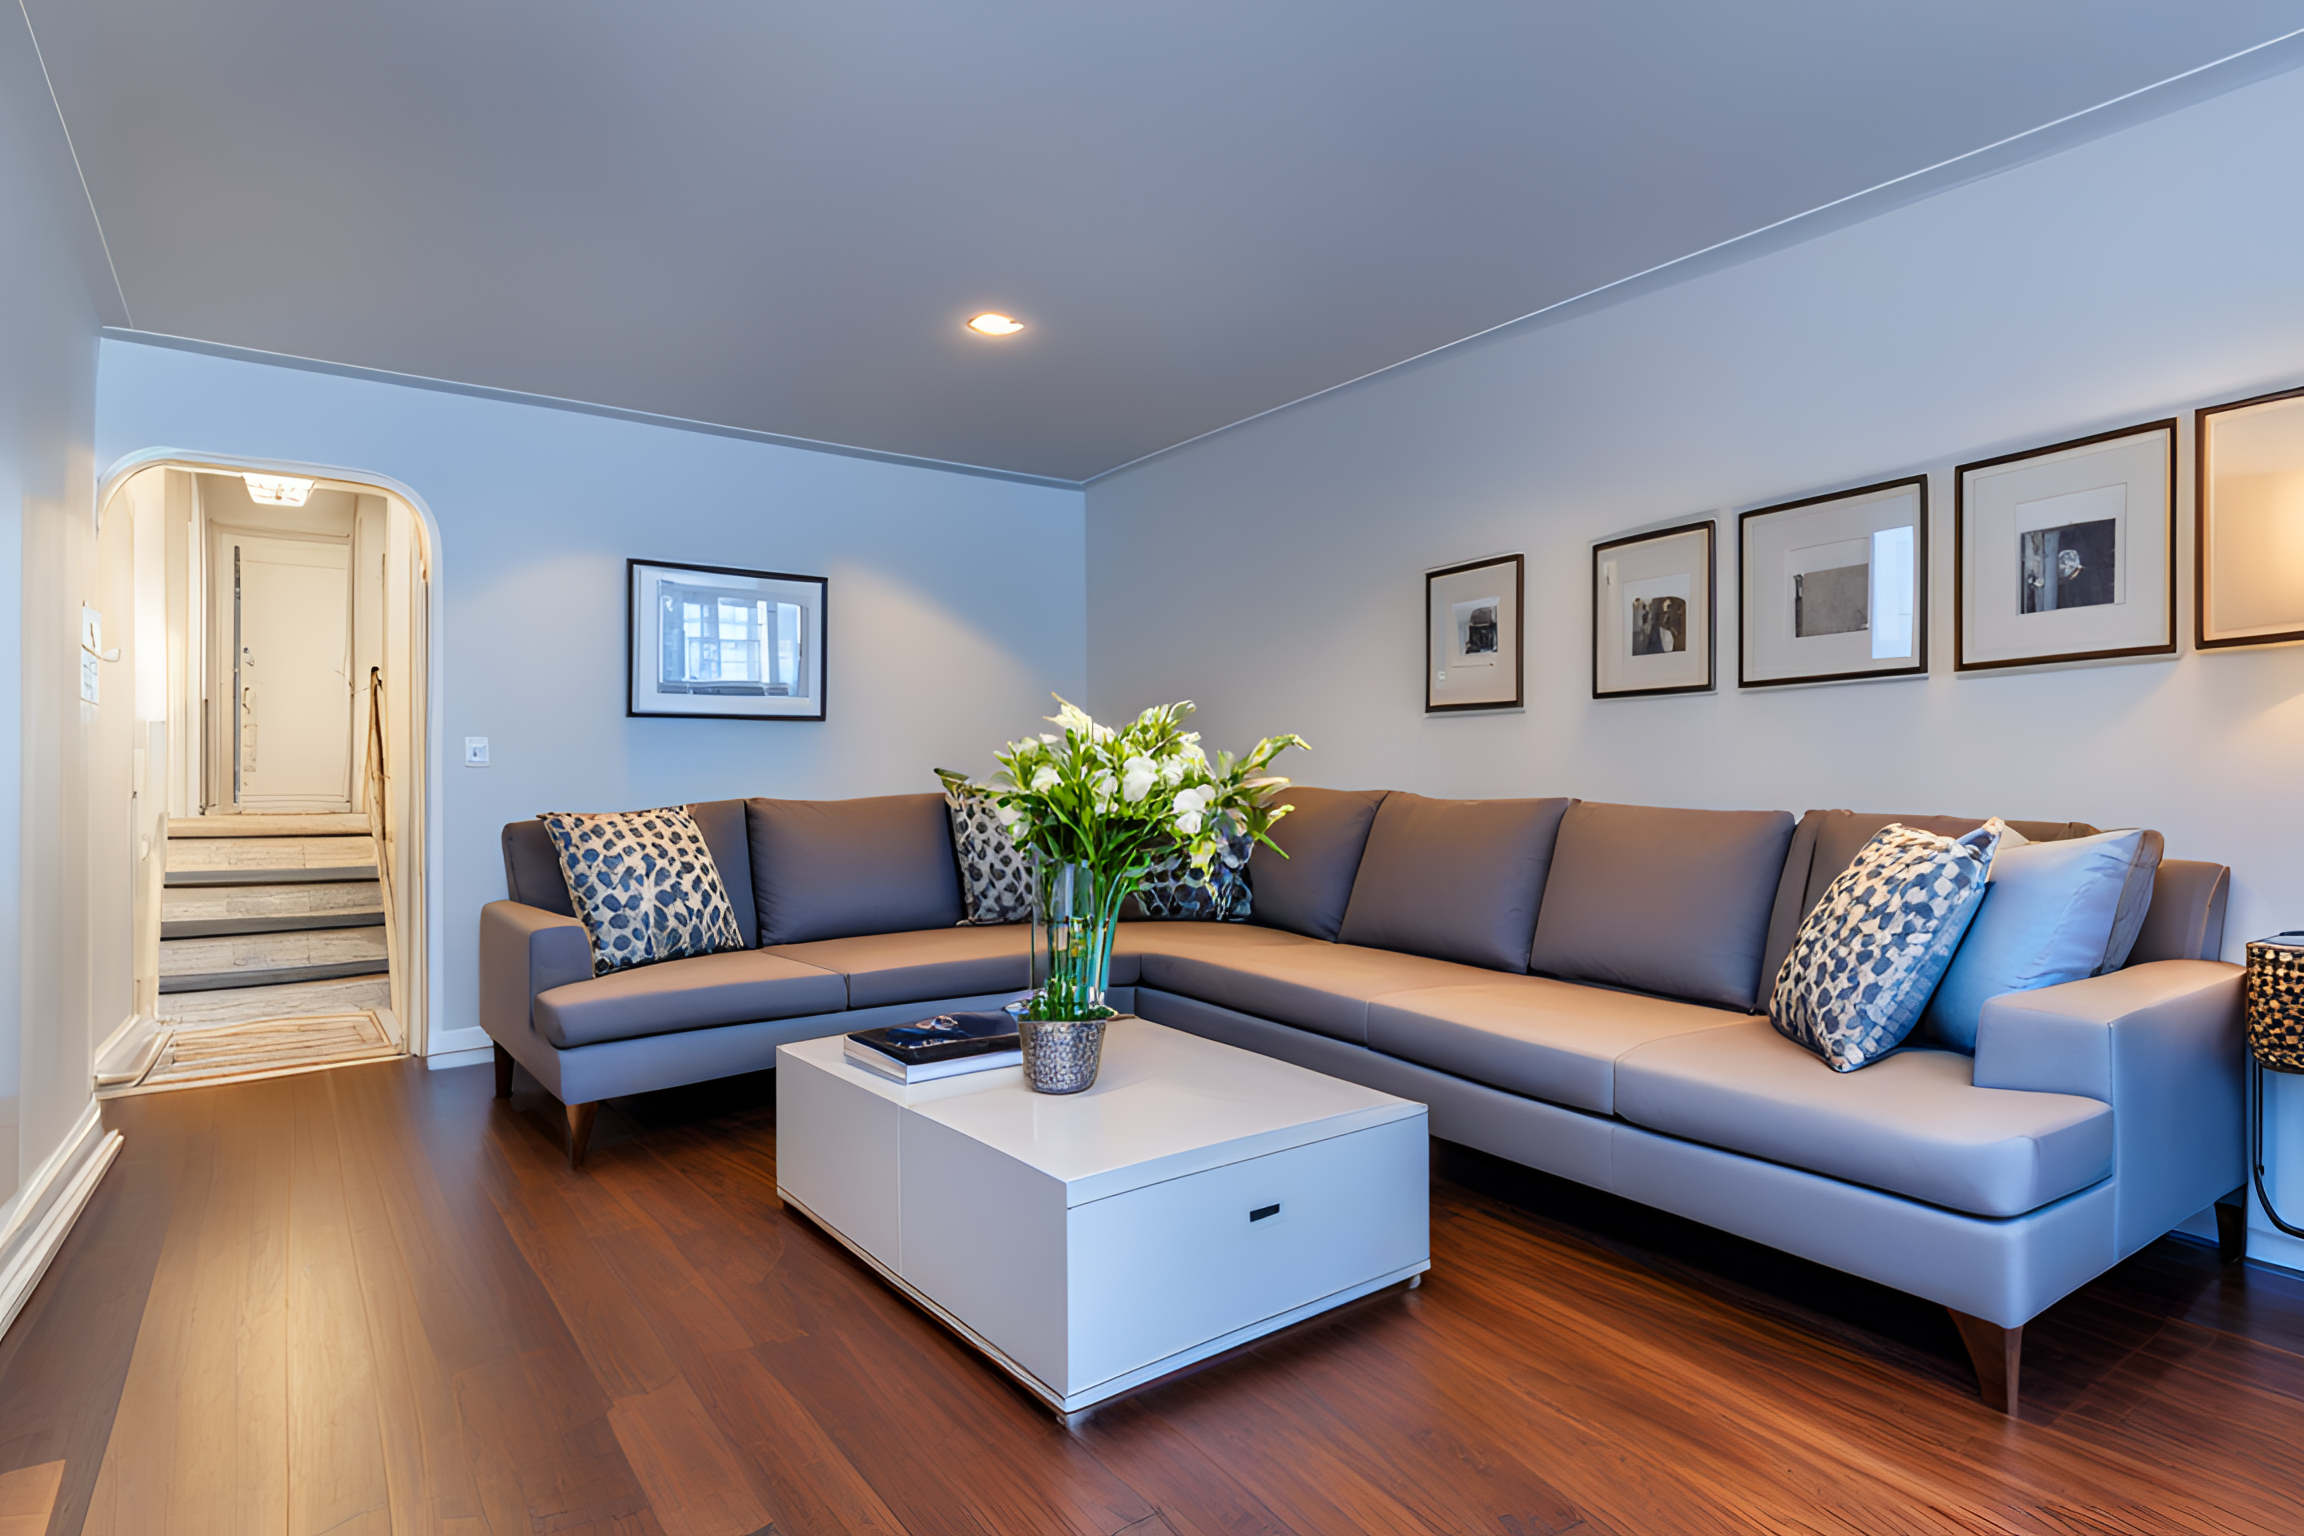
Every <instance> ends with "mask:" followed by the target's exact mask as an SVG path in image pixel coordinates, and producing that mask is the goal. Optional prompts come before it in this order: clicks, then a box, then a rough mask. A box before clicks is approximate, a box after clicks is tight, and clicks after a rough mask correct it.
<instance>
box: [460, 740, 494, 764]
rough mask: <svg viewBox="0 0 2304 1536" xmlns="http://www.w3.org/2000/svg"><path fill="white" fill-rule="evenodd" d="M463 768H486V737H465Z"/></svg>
mask: <svg viewBox="0 0 2304 1536" xmlns="http://www.w3.org/2000/svg"><path fill="white" fill-rule="evenodd" d="M464 766H465V767H467V768H485V767H487V766H488V738H487V737H485V736H467V737H465V738H464Z"/></svg>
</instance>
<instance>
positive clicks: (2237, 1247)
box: [2216, 1190, 2248, 1264]
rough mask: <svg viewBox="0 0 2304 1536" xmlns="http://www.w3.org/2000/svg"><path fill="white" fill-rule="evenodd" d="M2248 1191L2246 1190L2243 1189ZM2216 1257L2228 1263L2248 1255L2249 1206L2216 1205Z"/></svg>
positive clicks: (2237, 1261) (2234, 1262)
mask: <svg viewBox="0 0 2304 1536" xmlns="http://www.w3.org/2000/svg"><path fill="white" fill-rule="evenodd" d="M2242 1193H2243V1194H2245V1193H2246V1191H2245V1190H2243V1191H2242ZM2216 1257H2218V1258H2219V1259H2222V1260H2223V1261H2224V1262H2225V1263H2227V1264H2237V1263H2239V1262H2240V1261H2241V1260H2242V1259H2244V1258H2246V1257H2248V1207H2247V1206H2245V1205H2224V1204H2222V1203H2219V1204H2218V1205H2217V1207H2216Z"/></svg>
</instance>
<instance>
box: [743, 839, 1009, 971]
mask: <svg viewBox="0 0 2304 1536" xmlns="http://www.w3.org/2000/svg"><path fill="white" fill-rule="evenodd" d="M744 821H745V827H746V830H747V832H748V833H749V836H750V841H751V845H752V846H751V853H752V892H753V901H754V904H755V907H756V910H757V914H758V917H759V923H760V943H761V945H762V946H763V947H765V946H767V945H771V944H806V943H809V942H811V941H813V940H817V939H844V938H850V937H853V936H856V935H860V934H876V933H904V932H909V931H911V930H913V929H917V928H949V927H951V926H952V925H953V924H955V923H957V922H959V921H960V919H961V918H962V916H964V915H965V912H964V909H963V907H962V905H961V901H960V867H959V865H958V864H957V863H955V862H954V860H953V855H952V824H951V821H950V820H949V819H948V818H947V817H946V815H945V812H944V797H943V796H942V795H876V796H871V797H868V798H865V799H861V800H747V801H745V802H744ZM924 995H929V996H933V995H935V994H924ZM955 995H957V994H955Z"/></svg>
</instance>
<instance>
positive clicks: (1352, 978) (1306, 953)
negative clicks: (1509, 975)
mask: <svg viewBox="0 0 2304 1536" xmlns="http://www.w3.org/2000/svg"><path fill="white" fill-rule="evenodd" d="M1235 931H1237V930H1235ZM1494 976H1495V973H1494V972H1493V971H1483V970H1479V969H1477V968H1475V967H1473V966H1469V965H1458V964H1457V963H1456V962H1454V961H1452V960H1429V959H1426V958H1425V957H1424V956H1422V955H1402V954H1395V953H1394V952H1393V951H1391V950H1388V949H1362V948H1360V947H1359V946H1357V945H1353V944H1305V945H1288V946H1271V947H1263V948H1250V947H1246V946H1242V947H1238V948H1235V949H1233V950H1232V951H1231V952H1229V953H1225V954H1221V955H1218V954H1212V953H1209V952H1207V951H1187V950H1169V951H1152V952H1149V953H1147V954H1145V955H1144V957H1143V968H1142V973H1141V976H1140V978H1139V985H1142V986H1147V987H1154V988H1157V989H1159V990H1160V991H1162V992H1174V993H1176V994H1177V995H1179V996H1181V997H1189V998H1191V999H1193V1000H1194V1001H1196V1002H1203V1003H1214V1004H1215V1005H1216V1006H1217V1007H1219V1008H1231V1009H1235V1010H1237V1011H1238V1012H1241V1013H1252V1014H1254V1015H1256V1016H1257V1017H1258V1018H1263V1019H1271V1020H1274V1021H1275V1022H1278V1023H1281V1024H1293V1025H1295V1026H1296V1027H1297V1028H1298V1029H1309V1030H1312V1031H1314V1032H1315V1033H1318V1034H1323V1035H1332V1036H1334V1037H1335V1038H1336V1039H1338V1040H1349V1041H1351V1042H1352V1043H1353V1044H1354V1045H1366V1044H1367V1043H1368V1004H1369V1002H1370V1001H1371V1000H1373V999H1375V998H1379V997H1383V996H1385V995H1386V994H1388V993H1392V992H1409V991H1414V990H1416V989H1418V988H1422V987H1449V986H1465V985H1469V984H1473V983H1477V982H1481V981H1487V980H1491V979H1493V978H1494Z"/></svg>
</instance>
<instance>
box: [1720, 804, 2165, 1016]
mask: <svg viewBox="0 0 2304 1536" xmlns="http://www.w3.org/2000/svg"><path fill="white" fill-rule="evenodd" d="M1892 821H1893V822H1898V823H1900V824H1902V825H1904V826H1907V827H1912V828H1915V829H1917V830H1919V831H1922V832H1934V833H1936V834H1937V835H1938V836H1940V837H1965V836H1967V835H1968V834H1969V833H1971V832H1973V831H1975V830H1976V829H1977V828H1978V827H1981V826H1982V825H1984V818H1983V817H1981V816H1892V815H1887V814H1884V813H1882V812H1879V811H1810V812H1809V813H1808V814H1807V815H1805V816H1803V817H1801V818H1800V826H1799V829H1798V830H1797V831H1796V832H1794V833H1793V835H1792V847H1791V851H1790V852H1789V853H1788V854H1787V855H1786V857H1785V860H1784V878H1783V881H1782V882H1781V883H1780V884H1779V885H1778V886H1777V889H1776V906H1775V910H1774V911H1773V913H1772V914H1771V915H1770V917H1769V922H1768V952H1767V956H1766V962H1767V964H1766V969H1765V970H1764V972H1763V974H1764V975H1765V976H1767V977H1768V978H1769V979H1770V980H1773V979H1774V977H1775V975H1776V970H1777V967H1779V966H1781V965H1782V964H1783V963H1784V956H1785V954H1786V953H1787V952H1788V951H1789V950H1790V949H1791V948H1792V936H1793V935H1794V934H1795V933H1797V932H1798V931H1799V928H1800V922H1801V920H1802V919H1803V918H1805V917H1806V916H1807V915H1808V909H1809V908H1811V907H1813V906H1815V905H1816V903H1817V902H1818V901H1819V900H1821V899H1822V897H1823V895H1824V888H1825V887H1826V886H1828V885H1830V884H1831V883H1832V881H1833V880H1834V879H1835V878H1836V877H1837V876H1838V875H1839V873H1840V871H1842V870H1844V869H1846V868H1847V867H1848V866H1849V864H1850V863H1852V862H1853V861H1854V860H1855V858H1856V855H1857V853H1858V851H1859V850H1861V849H1862V848H1863V846H1864V845H1865V844H1866V843H1868V842H1870V841H1871V840H1872V838H1873V836H1874V834H1876V833H1878V832H1879V830H1880V829H1881V828H1882V827H1885V826H1886V825H1888V823H1890V822H1892ZM2002 825H2004V826H2007V827H2009V828H2011V829H2012V830H2014V831H2016V832H2017V833H2019V834H2021V835H2022V836H2023V838H2024V839H2025V840H2026V841H2027V842H2034V843H2057V842H2063V841H2064V840H2066V839H2067V838H2074V837H2094V836H2095V835H2096V834H2097V833H2098V831H2099V830H2101V829H2099V828H2096V827H2092V826H2090V825H2089V824H2088V823H2086V822H2084V821H2008V822H2003V823H2002ZM2152 836H2153V839H2154V841H2155V842H2156V841H2157V838H2158V834H2157V833H2155V834H2153V835H2152ZM2150 878H2151V870H2150V869H2149V868H2143V869H2142V870H2141V873H2140V874H2139V877H2138V879H2139V890H2138V891H2137V892H2136V896H2137V898H2138V899H2146V901H2147V905H2149V901H2148V899H2147V898H2145V892H2144V889H2143V883H2144V882H2148V881H2149V880H2150ZM2123 905H2124V906H2125V905H2126V903H2123ZM2124 921H2125V919H2124ZM2143 921H2144V919H2142V918H2136V919H2135V920H2134V923H2133V924H2132V926H2130V927H2129V928H2128V929H2127V930H2126V932H2130V933H2132V932H2134V931H2135V929H2136V928H2140V927H2141V926H2142V923H2143ZM2125 936H2126V935H2125V933H2124V935H2123V937H2124V939H2125Z"/></svg>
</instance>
